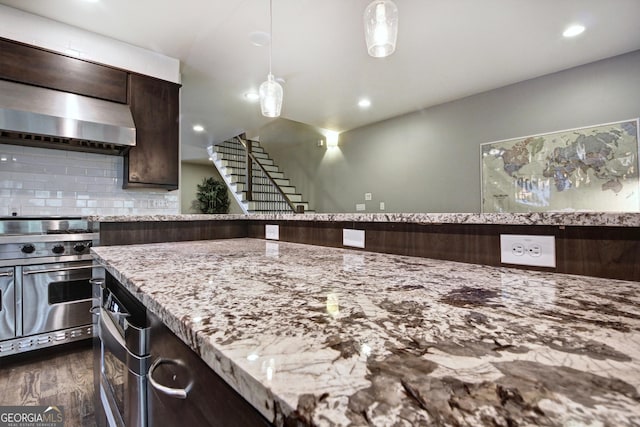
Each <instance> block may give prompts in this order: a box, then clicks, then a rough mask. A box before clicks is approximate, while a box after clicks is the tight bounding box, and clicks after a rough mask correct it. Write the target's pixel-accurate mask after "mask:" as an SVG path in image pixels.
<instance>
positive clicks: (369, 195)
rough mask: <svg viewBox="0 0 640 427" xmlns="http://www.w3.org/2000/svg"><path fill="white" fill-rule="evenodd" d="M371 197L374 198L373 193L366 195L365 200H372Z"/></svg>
mask: <svg viewBox="0 0 640 427" xmlns="http://www.w3.org/2000/svg"><path fill="white" fill-rule="evenodd" d="M371 196H372V194H371V193H364V199H365V200H371Z"/></svg>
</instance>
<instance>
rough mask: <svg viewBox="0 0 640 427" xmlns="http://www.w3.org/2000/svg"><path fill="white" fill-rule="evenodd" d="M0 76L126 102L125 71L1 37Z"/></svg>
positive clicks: (34, 84) (122, 102) (0, 77)
mask: <svg viewBox="0 0 640 427" xmlns="http://www.w3.org/2000/svg"><path fill="white" fill-rule="evenodd" d="M0 52H1V54H0V79H3V80H11V81H14V82H19V83H26V84H30V85H33V86H41V87H46V88H49V89H55V90H60V91H64V92H71V93H75V94H78V95H85V96H91V97H93V98H100V99H106V100H108V101H114V102H119V103H121V104H125V103H126V102H127V72H126V71H124V70H119V69H116V68H111V67H107V66H105V65H100V64H95V63H93V62H88V61H84V60H81V59H78V58H72V57H69V56H64V55H60V54H58V53H55V52H50V51H47V50H43V49H40V48H37V47H33V46H29V45H25V44H22V43H18V42H13V41H10V40H6V39H0Z"/></svg>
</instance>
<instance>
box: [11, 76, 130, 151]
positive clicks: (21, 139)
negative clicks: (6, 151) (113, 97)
mask: <svg viewBox="0 0 640 427" xmlns="http://www.w3.org/2000/svg"><path fill="white" fill-rule="evenodd" d="M0 143H4V144H17V145H29V146H34V147H42V148H60V149H66V150H75V151H88V152H93V153H101V154H115V155H122V154H126V152H127V151H128V150H129V148H131V147H133V146H135V145H136V129H135V125H134V123H133V117H132V116H131V110H130V109H129V106H128V105H125V104H118V103H116V102H110V101H103V100H100V99H95V98H90V97H87V96H81V95H75V94H72V93H67V92H60V91H57V90H52V89H45V88H41V87H36V86H29V85H25V84H21V83H14V82H9V81H6V80H0Z"/></svg>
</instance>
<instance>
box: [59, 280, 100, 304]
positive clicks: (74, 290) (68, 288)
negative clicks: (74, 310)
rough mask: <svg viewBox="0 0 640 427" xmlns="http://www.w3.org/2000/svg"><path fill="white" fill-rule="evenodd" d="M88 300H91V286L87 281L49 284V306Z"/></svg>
mask: <svg viewBox="0 0 640 427" xmlns="http://www.w3.org/2000/svg"><path fill="white" fill-rule="evenodd" d="M89 298H91V285H90V284H89V281H88V280H87V279H82V280H65V281H64V282H51V283H49V304H60V303H62V302H71V301H79V300H83V299H89Z"/></svg>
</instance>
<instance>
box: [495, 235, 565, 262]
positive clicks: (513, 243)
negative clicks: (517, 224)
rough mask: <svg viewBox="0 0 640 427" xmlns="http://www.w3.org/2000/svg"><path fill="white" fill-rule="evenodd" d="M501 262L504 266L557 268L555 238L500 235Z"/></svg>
mask: <svg viewBox="0 0 640 427" xmlns="http://www.w3.org/2000/svg"><path fill="white" fill-rule="evenodd" d="M500 262H502V263H503V264H518V265H531V266H536V267H555V266H556V238H555V236H529V235H522V234H501V235H500Z"/></svg>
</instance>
